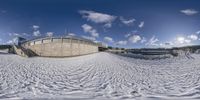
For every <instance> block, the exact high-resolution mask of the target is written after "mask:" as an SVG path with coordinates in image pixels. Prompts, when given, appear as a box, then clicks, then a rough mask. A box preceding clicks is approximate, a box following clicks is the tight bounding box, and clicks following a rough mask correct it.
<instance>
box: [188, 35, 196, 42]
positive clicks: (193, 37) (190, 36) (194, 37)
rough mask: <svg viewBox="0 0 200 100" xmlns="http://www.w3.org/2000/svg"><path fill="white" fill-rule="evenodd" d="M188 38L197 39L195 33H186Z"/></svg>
mask: <svg viewBox="0 0 200 100" xmlns="http://www.w3.org/2000/svg"><path fill="white" fill-rule="evenodd" d="M188 38H189V39H191V40H194V41H195V40H198V36H197V35H195V34H191V35H188Z"/></svg>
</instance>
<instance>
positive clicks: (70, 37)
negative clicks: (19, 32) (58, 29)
mask: <svg viewBox="0 0 200 100" xmlns="http://www.w3.org/2000/svg"><path fill="white" fill-rule="evenodd" d="M44 39H74V40H82V41H87V42H90V43H95V42H93V41H92V40H89V39H85V38H81V37H76V36H54V37H38V38H34V39H31V40H26V41H23V43H26V42H31V41H39V40H44Z"/></svg>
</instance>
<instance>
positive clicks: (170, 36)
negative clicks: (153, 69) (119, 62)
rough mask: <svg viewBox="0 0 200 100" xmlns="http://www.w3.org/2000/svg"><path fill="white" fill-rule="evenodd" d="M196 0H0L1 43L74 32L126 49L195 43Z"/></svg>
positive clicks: (199, 17) (198, 39) (199, 30)
mask: <svg viewBox="0 0 200 100" xmlns="http://www.w3.org/2000/svg"><path fill="white" fill-rule="evenodd" d="M199 5H200V1H199V0H84V1H83V0H1V1H0V44H9V43H12V42H14V38H15V37H16V36H22V37H25V38H27V39H32V38H37V37H41V36H66V35H75V36H78V37H83V38H88V39H91V40H93V41H101V42H103V43H105V44H107V45H110V46H118V47H125V48H141V47H174V46H185V45H194V44H200V13H199V11H200V6H199Z"/></svg>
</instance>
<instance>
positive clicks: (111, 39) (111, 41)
mask: <svg viewBox="0 0 200 100" xmlns="http://www.w3.org/2000/svg"><path fill="white" fill-rule="evenodd" d="M104 41H106V42H110V43H113V42H114V40H113V38H111V37H104Z"/></svg>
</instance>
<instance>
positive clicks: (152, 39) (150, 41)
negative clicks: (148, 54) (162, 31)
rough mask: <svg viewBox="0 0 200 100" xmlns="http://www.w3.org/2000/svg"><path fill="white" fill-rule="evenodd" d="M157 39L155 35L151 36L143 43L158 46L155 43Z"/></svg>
mask: <svg viewBox="0 0 200 100" xmlns="http://www.w3.org/2000/svg"><path fill="white" fill-rule="evenodd" d="M158 41H159V40H158V39H157V38H156V37H155V36H152V37H151V38H150V39H149V41H148V42H147V43H146V44H145V45H150V46H158V44H157V42H158Z"/></svg>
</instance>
